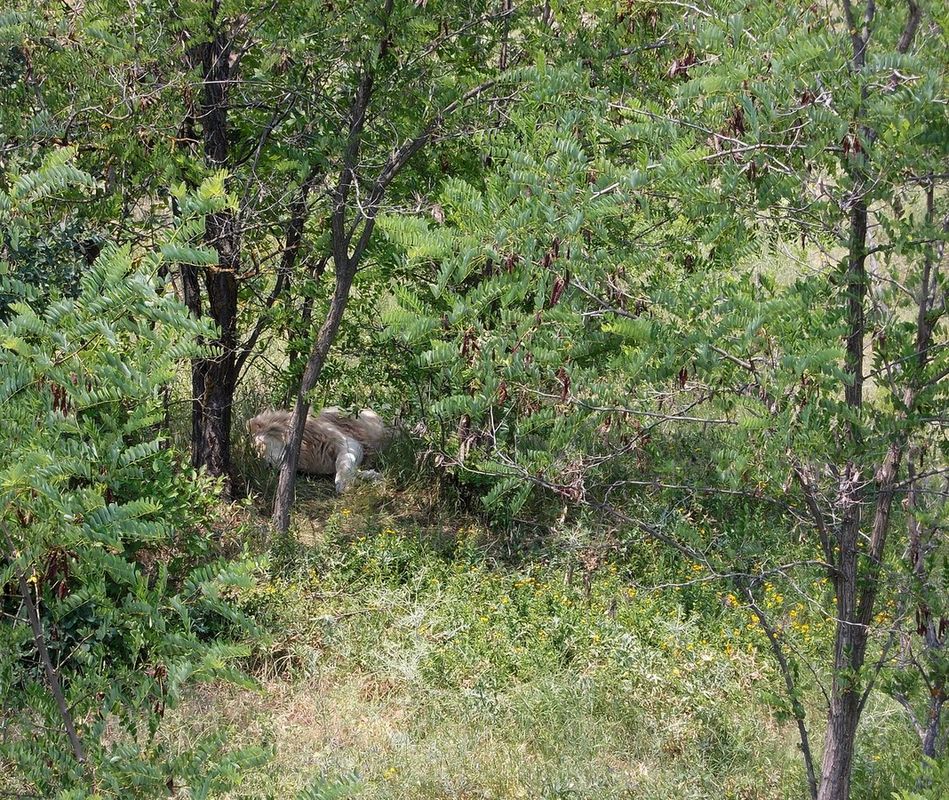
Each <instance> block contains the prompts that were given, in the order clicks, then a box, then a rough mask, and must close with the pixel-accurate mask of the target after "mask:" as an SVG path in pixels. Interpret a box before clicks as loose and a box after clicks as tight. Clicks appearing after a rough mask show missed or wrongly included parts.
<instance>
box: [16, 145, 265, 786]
mask: <svg viewBox="0 0 949 800" xmlns="http://www.w3.org/2000/svg"><path fill="white" fill-rule="evenodd" d="M72 156H73V153H71V152H70V151H68V150H67V151H62V152H54V153H51V154H50V155H49V156H47V158H46V159H45V160H44V162H43V167H42V169H40V170H37V171H32V172H24V173H19V174H17V173H13V174H8V175H5V176H4V179H3V180H2V182H0V222H2V228H3V231H4V238H3V241H2V242H0V256H5V255H6V243H7V241H8V240H9V239H15V238H16V237H22V238H24V239H26V238H34V237H41V236H42V235H43V230H44V224H45V218H46V216H47V215H48V214H49V213H50V211H51V208H50V207H51V206H55V205H57V204H58V201H59V200H60V198H61V197H70V195H69V190H70V189H71V188H74V187H76V186H77V185H78V186H90V185H91V184H92V180H91V177H90V176H89V175H88V174H84V173H82V172H81V171H80V170H78V169H77V168H76V167H75V165H74V164H73V163H72V158H71V157H72ZM70 199H74V197H71V198H70ZM180 200H181V205H182V226H181V228H180V231H179V233H180V238H178V239H170V240H168V241H166V242H165V243H164V246H163V248H162V250H161V251H153V252H149V253H145V254H140V255H137V256H134V257H133V255H132V253H131V248H129V247H127V246H124V247H118V246H115V245H111V244H110V245H108V246H106V247H105V248H104V250H103V252H102V254H101V255H100V256H99V257H98V258H97V259H96V260H95V262H94V263H93V264H92V265H91V266H90V267H89V268H88V269H87V270H86V271H85V273H84V274H83V276H82V279H81V281H80V286H79V290H78V292H77V293H76V296H75V297H67V296H64V295H63V294H62V293H61V292H60V291H59V290H58V289H56V288H55V287H52V288H49V289H47V288H45V287H42V288H38V287H36V286H33V285H31V284H28V283H24V282H23V281H21V280H19V279H18V278H17V277H15V276H10V275H7V276H6V277H4V278H2V279H0V280H2V283H0V286H2V290H3V291H4V292H5V293H6V294H7V295H8V296H10V297H11V298H13V299H12V301H11V303H10V306H9V314H8V317H7V319H5V320H4V321H3V322H0V443H2V456H0V587H2V588H3V593H2V595H0V606H2V608H3V612H4V613H3V615H2V623H0V641H2V643H3V646H2V647H0V673H2V674H3V676H4V679H3V681H2V708H3V712H2V716H3V727H4V731H5V735H4V737H3V742H2V743H0V758H2V759H3V761H4V763H5V764H8V765H10V766H12V772H11V773H8V774H5V775H4V776H3V778H0V786H2V788H3V789H4V790H5V791H8V792H13V793H16V794H27V795H32V794H36V795H37V796H43V797H53V796H66V793H67V792H69V793H70V794H69V796H70V797H73V796H74V797H87V796H89V797H91V796H93V795H95V796H97V797H101V796H116V797H141V798H151V797H156V796H158V795H159V794H164V793H166V792H168V791H169V789H174V787H175V786H178V785H182V784H188V785H189V786H190V787H191V790H192V791H194V792H203V793H204V794H205V796H209V795H211V794H213V793H217V792H220V791H222V790H224V789H226V788H227V787H228V786H230V785H231V783H232V780H233V778H234V776H235V773H236V770H237V768H238V767H239V766H240V765H241V764H244V765H247V764H250V763H255V762H256V761H258V760H259V759H260V757H261V753H259V752H250V751H248V752H244V753H237V754H234V756H231V755H224V754H222V753H221V752H220V745H221V743H220V742H217V741H212V740H208V741H203V742H200V743H198V744H197V745H196V752H194V753H189V752H174V751H173V750H171V749H169V748H167V747H164V746H162V745H160V744H158V742H157V741H156V739H155V734H156V732H157V729H158V726H159V724H160V721H161V718H162V715H163V713H164V710H165V708H166V707H167V706H169V705H172V704H174V703H175V701H176V700H177V698H178V697H179V694H180V691H181V688H182V687H183V686H184V685H185V684H187V683H188V682H190V681H193V680H198V679H211V678H215V677H222V678H225V679H226V678H234V677H236V676H237V673H236V672H235V671H234V670H233V669H232V667H231V666H230V665H229V662H230V661H231V659H233V658H234V657H235V656H237V655H240V654H242V653H244V652H245V650H244V648H241V647H236V646H234V645H231V644H229V643H227V642H226V641H223V640H217V641H215V640H211V641H209V640H208V638H207V636H206V632H207V630H208V629H209V628H211V629H213V627H214V626H215V625H217V626H218V627H222V626H223V624H224V623H225V622H227V623H229V624H244V621H243V620H242V618H241V616H240V615H239V614H238V613H237V612H235V611H234V610H233V609H231V608H229V607H228V606H227V604H226V603H225V602H224V601H223V600H222V599H221V593H222V591H223V590H224V589H225V588H226V587H228V586H232V585H238V584H245V583H246V575H245V574H244V569H243V568H242V567H240V566H239V565H236V564H229V563H226V562H223V561H220V562H216V561H215V560H214V559H213V557H210V556H209V555H208V554H207V542H206V539H205V536H204V533H203V530H202V528H203V526H204V525H205V523H206V520H207V517H208V514H209V512H210V506H209V502H208V498H210V497H212V496H213V493H212V492H211V487H210V486H209V485H208V481H206V480H204V479H202V478H201V477H200V476H198V475H197V474H195V473H194V472H193V471H191V470H188V469H186V468H183V465H182V464H181V463H180V459H179V458H178V455H177V454H176V452H175V451H174V450H173V449H170V448H169V447H168V446H167V441H166V440H165V438H164V436H163V435H162V434H161V432H160V424H159V423H160V421H161V418H162V415H163V409H162V395H161V388H162V386H163V384H164V383H165V382H167V381H169V380H171V379H172V378H173V376H174V375H175V373H176V371H177V370H178V369H179V368H180V367H181V365H182V363H183V362H184V361H185V359H187V358H188V357H189V356H191V355H193V354H195V353H196V340H197V337H198V336H199V335H204V334H206V333H207V330H206V328H205V326H203V325H202V324H200V323H198V322H197V321H195V320H193V319H192V318H191V317H190V315H189V314H188V312H187V310H186V309H185V308H184V307H183V306H182V305H180V303H178V302H177V301H176V300H175V299H174V298H173V297H171V296H170V295H169V294H167V293H165V292H162V290H161V280H160V279H159V278H158V272H159V269H160V266H161V265H162V263H163V262H164V260H165V259H182V258H186V257H189V253H191V252H192V250H191V248H190V247H189V246H188V242H189V241H190V239H191V238H192V236H193V235H194V234H195V229H196V228H198V227H201V228H203V219H204V217H205V215H207V214H209V213H214V212H215V211H218V210H219V209H220V208H221V207H222V206H223V191H222V188H221V185H220V182H218V183H217V186H215V185H213V184H210V185H206V186H204V187H202V191H200V192H199V193H197V194H196V195H182V196H181V197H180ZM8 237H9V239H8ZM0 266H3V267H8V262H6V261H2V262H0ZM0 271H2V270H0ZM116 725H117V726H118V728H117V729H116V728H115V726H116ZM110 726H111V727H110ZM107 727H110V729H111V730H113V733H112V734H111V735H109V736H104V732H105V730H106V729H107ZM208 758H213V759H214V760H218V759H220V767H219V768H216V769H209V768H208V766H207V763H206V759H208Z"/></svg>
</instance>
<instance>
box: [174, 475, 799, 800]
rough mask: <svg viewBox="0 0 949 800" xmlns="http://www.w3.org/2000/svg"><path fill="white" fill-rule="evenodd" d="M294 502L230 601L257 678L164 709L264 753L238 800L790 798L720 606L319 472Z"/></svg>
mask: <svg viewBox="0 0 949 800" xmlns="http://www.w3.org/2000/svg"><path fill="white" fill-rule="evenodd" d="M299 508H300V511H302V512H303V513H302V514H300V515H299V520H298V523H299V525H298V533H297V537H296V538H294V539H293V540H289V541H284V542H277V543H275V544H274V546H273V548H272V551H271V555H270V563H269V567H268V568H267V569H266V570H265V571H264V572H262V574H261V576H260V580H259V582H258V583H257V585H256V586H254V587H253V588H252V589H250V590H247V591H244V592H242V593H241V594H240V595H239V596H238V597H237V598H236V599H237V601H238V603H239V604H240V605H241V607H242V608H243V609H244V610H245V611H247V612H249V613H251V614H252V615H253V617H254V618H255V619H256V620H257V621H258V623H259V624H260V625H261V626H262V628H263V629H264V630H265V631H266V632H267V636H266V637H265V638H264V639H262V640H259V641H257V643H256V649H255V653H254V655H253V657H252V659H251V660H250V662H249V664H248V669H249V671H250V672H251V673H252V674H253V675H255V676H256V678H257V679H258V681H259V687H258V688H257V689H256V690H255V689H246V688H240V687H234V686H225V685H211V686H205V687H202V688H201V689H199V690H197V691H195V692H194V693H193V694H191V695H190V696H189V697H188V698H186V700H185V702H184V703H183V704H182V705H181V706H180V707H179V708H178V709H177V710H176V711H175V712H174V713H173V716H171V717H170V718H168V719H167V720H166V722H167V726H166V735H167V736H169V737H170V738H171V739H173V740H176V741H177V742H178V743H180V744H185V743H187V742H189V741H191V740H194V739H196V738H197V737H198V736H199V735H201V734H202V733H209V732H217V731H221V730H222V729H223V730H224V731H225V732H226V733H227V734H229V736H230V738H231V741H232V744H233V746H235V747H241V746H246V745H259V744H265V745H266V746H267V747H269V748H271V749H272V751H273V754H274V755H273V758H272V759H271V760H270V761H269V763H268V764H267V766H266V767H264V768H263V769H261V770H259V771H257V772H256V773H253V774H251V775H249V776H248V777H247V779H246V780H245V783H244V785H243V786H242V788H241V790H240V791H238V792H235V793H234V794H233V795H232V796H233V797H235V798H237V797H251V796H253V797H261V796H262V797H274V798H277V797H280V798H282V797H292V796H294V794H295V793H297V792H299V791H301V790H303V789H304V788H305V787H306V786H307V785H309V784H310V783H311V782H312V781H313V780H315V779H319V778H321V777H322V778H326V779H330V780H343V782H344V783H346V785H347V786H348V788H347V789H346V791H345V792H343V795H342V796H347V797H348V796H352V797H360V798H373V799H375V798H379V799H380V800H381V799H382V798H400V800H412V799H413V798H418V799H419V800H421V799H422V798H426V799H428V798H522V797H525V798H526V797H529V798H568V797H569V798H604V800H605V798H624V797H628V798H646V799H648V798H670V797H678V798H716V799H718V798H743V799H747V800H753V799H756V798H762V799H763V798H769V800H770V799H771V798H782V797H787V798H792V797H793V798H796V797H800V796H802V794H803V790H804V786H803V783H802V780H803V779H802V770H801V765H800V763H799V758H798V756H797V754H796V750H795V742H796V739H795V731H794V728H793V726H792V725H790V724H789V723H788V722H787V721H786V720H782V719H781V718H780V714H779V713H776V712H775V709H774V708H773V707H772V706H771V705H770V704H769V703H770V701H769V697H770V696H771V695H770V692H771V691H772V690H773V688H774V675H773V673H772V669H771V665H770V661H769V660H768V658H767V657H766V655H762V654H760V653H759V652H758V650H757V649H756V648H755V647H754V646H753V645H752V643H751V639H750V638H749V639H748V640H747V641H744V640H742V641H739V640H738V639H735V638H734V637H733V635H732V633H731V632H732V631H733V629H734V625H735V624H736V619H735V618H732V615H733V613H737V612H733V610H731V609H729V608H728V607H727V604H721V603H718V602H717V601H714V600H713V603H714V608H716V609H719V610H718V611H715V612H714V613H712V614H710V615H706V616H705V617H701V616H697V615H694V614H693V615H692V616H691V617H686V616H685V615H684V613H683V611H682V606H681V603H680V602H679V601H678V600H677V599H676V597H675V596H674V594H670V593H668V592H646V591H637V590H636V589H634V588H631V586H632V583H631V582H630V580H629V577H630V576H629V575H628V574H626V573H625V572H624V568H623V564H622V562H616V563H610V561H609V560H608V559H605V558H600V559H598V560H596V565H595V567H594V568H593V571H592V574H588V571H589V564H590V562H591V559H590V558H588V557H586V556H585V555H584V554H583V553H579V554H578V553H576V552H574V554H573V555H572V556H570V559H571V563H573V561H575V560H577V559H579V560H578V561H577V563H578V564H580V566H576V567H575V568H574V567H570V566H569V565H568V564H567V563H565V562H564V561H563V560H558V558H557V557H556V553H558V552H560V550H559V549H558V548H551V550H550V551H549V553H548V554H545V551H544V550H543V548H537V547H535V548H534V549H532V550H531V551H530V552H529V553H521V554H517V553H513V554H512V553H511V550H510V548H509V547H506V546H502V545H500V544H499V542H498V540H497V539H495V538H493V537H492V536H491V535H490V534H489V533H488V532H487V531H485V530H484V529H482V528H481V527H480V526H478V525H477V524H475V523H473V522H472V521H471V520H468V519H464V518H456V519H452V520H446V519H442V518H439V517H436V516H434V515H433V514H432V512H431V505H430V504H429V503H427V502H426V500H425V498H424V496H422V495H420V494H419V493H417V492H416V493H404V494H399V493H392V492H387V491H386V489H385V487H379V486H363V487H361V488H360V489H359V490H358V491H356V492H354V493H352V494H350V495H347V496H346V497H345V498H342V499H340V498H337V497H335V495H333V494H332V493H331V488H330V487H329V486H328V485H327V486H324V485H323V484H322V483H320V482H314V483H312V484H308V485H307V486H305V487H304V491H303V492H302V498H301V502H300V505H299ZM584 563H586V564H587V565H588V566H587V567H584V566H583V564H584ZM710 596H711V597H714V595H710ZM743 635H744V634H742V636H743ZM749 635H750V634H749ZM347 782H348V783H347ZM317 796H318V795H317Z"/></svg>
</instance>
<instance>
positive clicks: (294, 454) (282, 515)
mask: <svg viewBox="0 0 949 800" xmlns="http://www.w3.org/2000/svg"><path fill="white" fill-rule="evenodd" d="M340 262H342V267H340ZM355 274H356V265H355V263H354V261H353V260H352V259H349V258H340V259H339V260H337V261H336V288H335V290H334V291H333V299H332V300H331V301H330V307H329V310H328V311H327V312H326V319H325V320H324V321H323V325H322V327H321V328H320V332H319V335H318V336H317V338H316V344H315V345H314V346H313V350H312V351H311V352H310V357H309V359H307V364H306V369H305V370H304V372H303V380H302V381H301V383H300V391H299V392H297V399H296V404H295V405H294V407H293V417H292V420H291V423H290V441H289V442H288V446H287V448H286V449H285V450H284V454H283V462H282V463H281V465H280V478H279V480H278V482H277V496H276V498H275V500H274V511H273V524H274V526H275V527H276V528H277V530H278V531H279V532H280V533H286V532H287V530H289V528H290V507H291V506H292V505H293V496H294V487H295V485H296V475H297V464H298V463H299V459H300V444H301V442H302V441H303V430H304V428H305V426H306V418H307V414H308V413H309V411H310V402H309V400H308V399H307V395H309V393H310V392H311V391H312V390H313V387H314V386H316V382H317V381H318V380H319V378H320V373H321V372H322V371H323V365H324V364H325V363H326V356H327V355H328V354H329V350H330V347H331V346H332V344H333V341H334V340H335V338H336V332H337V331H338V330H339V325H340V322H341V321H342V319H343V312H344V311H345V310H346V303H347V302H348V301H349V292H350V289H351V288H352V285H353V277H354V275H355Z"/></svg>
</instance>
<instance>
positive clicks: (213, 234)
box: [182, 31, 241, 493]
mask: <svg viewBox="0 0 949 800" xmlns="http://www.w3.org/2000/svg"><path fill="white" fill-rule="evenodd" d="M201 65H202V70H203V76H204V86H203V100H202V104H201V108H200V118H199V119H200V122H201V126H202V129H203V132H204V156H205V162H206V163H207V164H208V166H211V167H217V168H223V167H225V166H226V165H227V164H228V162H229V157H230V150H229V143H228V130H227V113H228V97H227V93H228V88H229V84H230V81H231V78H232V76H231V46H230V43H229V41H228V38H227V37H226V36H225V34H224V33H223V32H220V31H219V32H217V34H216V35H215V36H214V37H213V38H212V40H211V41H210V42H208V43H207V44H205V45H204V46H203V47H202V48H201ZM205 240H206V241H207V243H208V244H209V245H210V246H211V247H213V248H214V249H215V250H216V251H217V254H218V263H217V265H215V266H212V267H206V268H205V272H204V289H205V292H206V295H207V309H206V312H207V314H208V315H209V316H210V317H211V319H213V320H214V323H215V324H216V325H217V328H218V334H217V337H216V338H215V339H213V340H212V341H210V342H206V343H205V344H206V347H207V350H208V353H207V354H206V355H203V356H201V357H200V358H196V359H194V361H193V362H192V366H191V383H192V391H193V397H192V427H191V460H192V463H193V464H194V466H195V467H199V468H201V467H203V468H205V469H206V470H207V471H208V473H209V474H211V475H213V476H215V477H223V478H224V479H225V481H226V486H225V488H226V491H227V492H228V493H231V492H232V490H233V485H234V484H233V483H232V475H231V414H232V408H233V404H234V390H235V388H236V384H237V370H236V350H237V301H238V292H237V273H238V270H239V268H240V247H241V243H240V231H239V225H238V218H237V217H236V216H235V215H234V213H233V212H232V211H230V210H227V211H220V212H218V213H216V214H211V215H209V216H208V219H207V221H206V224H205ZM182 279H183V282H184V285H185V298H186V303H187V305H188V307H189V308H190V309H191V311H192V313H194V314H197V315H200V313H201V296H200V284H199V281H198V275H197V270H196V268H195V267H186V268H184V269H183V270H182Z"/></svg>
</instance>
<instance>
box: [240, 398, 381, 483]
mask: <svg viewBox="0 0 949 800" xmlns="http://www.w3.org/2000/svg"><path fill="white" fill-rule="evenodd" d="M291 418H292V412H290V411H263V412H261V413H260V414H258V415H257V416H256V417H253V418H251V419H249V420H248V421H247V430H248V431H249V433H250V438H251V442H252V443H253V446H254V449H255V450H256V451H257V454H258V455H259V456H260V457H261V458H262V459H264V461H266V462H267V463H268V464H270V465H271V466H273V467H279V466H280V462H281V461H282V460H283V453H284V450H285V449H286V447H287V442H288V440H289V436H290V421H291ZM388 438H389V431H388V429H387V428H386V426H385V424H384V423H383V422H382V419H380V417H379V415H378V414H376V413H375V412H374V411H372V410H371V409H368V408H364V409H363V410H362V411H360V412H359V413H358V414H357V415H356V416H355V417H351V416H348V415H346V414H344V413H343V412H342V411H340V410H339V409H338V408H324V409H323V410H322V411H320V412H319V413H318V414H316V415H313V414H309V415H308V416H307V420H306V427H305V428H304V430H303V443H302V444H301V445H300V462H299V465H298V469H299V470H300V471H301V472H308V473H310V474H313V475H335V476H336V491H338V492H342V491H345V490H346V489H347V488H348V487H349V486H350V484H351V483H352V482H353V479H354V478H355V477H356V476H357V475H359V476H361V477H364V478H378V477H379V473H377V472H374V471H372V470H360V469H359V465H360V464H362V462H363V458H364V457H365V456H366V454H367V453H373V452H378V451H379V450H381V449H382V447H383V446H384V445H385V443H386V441H387V440H388Z"/></svg>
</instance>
